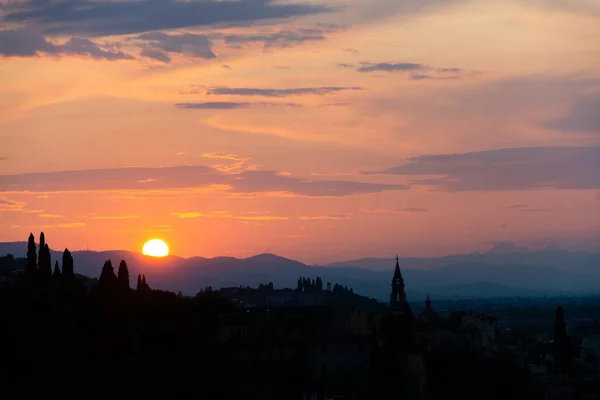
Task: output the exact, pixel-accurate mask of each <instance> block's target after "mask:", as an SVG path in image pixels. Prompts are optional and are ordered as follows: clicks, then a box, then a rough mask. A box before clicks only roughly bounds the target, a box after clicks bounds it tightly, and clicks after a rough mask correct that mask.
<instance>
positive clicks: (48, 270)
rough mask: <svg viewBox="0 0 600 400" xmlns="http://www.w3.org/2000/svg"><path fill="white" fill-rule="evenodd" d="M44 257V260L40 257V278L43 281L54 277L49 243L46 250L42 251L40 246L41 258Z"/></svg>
mask: <svg viewBox="0 0 600 400" xmlns="http://www.w3.org/2000/svg"><path fill="white" fill-rule="evenodd" d="M41 255H43V258H42V257H40V259H39V260H38V269H39V272H40V276H41V277H42V279H43V280H49V279H50V277H51V276H52V258H51V256H50V248H49V247H48V243H45V244H44V250H43V251H42V249H41V245H40V256H41Z"/></svg>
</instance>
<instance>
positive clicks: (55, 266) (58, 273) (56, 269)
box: [52, 260, 61, 280]
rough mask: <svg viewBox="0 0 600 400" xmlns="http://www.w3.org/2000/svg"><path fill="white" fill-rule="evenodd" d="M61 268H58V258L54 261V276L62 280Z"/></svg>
mask: <svg viewBox="0 0 600 400" xmlns="http://www.w3.org/2000/svg"><path fill="white" fill-rule="evenodd" d="M60 275H61V274H60V268H58V260H56V262H55V263H54V273H53V274H52V278H53V279H55V280H60Z"/></svg>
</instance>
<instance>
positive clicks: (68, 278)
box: [62, 249, 75, 284]
mask: <svg viewBox="0 0 600 400" xmlns="http://www.w3.org/2000/svg"><path fill="white" fill-rule="evenodd" d="M62 279H63V281H64V282H65V283H66V284H72V283H73V281H74V280H75V272H74V268H73V256H72V255H71V252H70V251H69V249H65V251H64V252H63V262H62Z"/></svg>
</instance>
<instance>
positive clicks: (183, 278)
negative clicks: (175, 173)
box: [0, 242, 600, 301]
mask: <svg viewBox="0 0 600 400" xmlns="http://www.w3.org/2000/svg"><path fill="white" fill-rule="evenodd" d="M26 247H27V245H26V243H25V242H17V243H0V255H3V254H6V253H11V254H14V255H15V256H18V255H23V254H24V253H25V249H26ZM548 252H550V253H557V254H554V261H553V262H552V263H550V262H549V260H550V259H551V258H552V257H551V255H549V254H545V253H548ZM538 253H540V252H533V251H532V252H527V253H518V254H503V253H502V254H499V253H494V254H473V255H455V256H448V257H441V258H436V259H406V258H405V259H401V264H402V273H403V275H404V280H405V283H406V292H407V296H408V297H409V299H410V300H411V301H420V300H421V299H424V298H425V296H426V293H430V294H431V295H432V296H435V297H437V298H447V297H455V296H469V297H473V296H475V297H478V296H483V297H490V295H491V294H493V295H494V296H500V297H504V296H532V295H552V294H561V293H562V294H586V293H598V292H600V274H597V271H596V270H595V269H594V268H591V266H590V268H583V267H582V265H587V264H586V263H588V262H589V261H590V260H593V259H594V257H597V255H594V254H586V253H573V252H565V251H563V250H552V251H545V252H544V251H543V252H542V253H544V254H542V255H539V254H538ZM51 254H52V259H53V260H56V259H57V260H58V261H59V264H60V263H61V261H62V253H60V252H56V251H52V252H51ZM72 254H73V258H74V260H75V268H76V272H77V273H79V274H82V275H86V276H89V277H92V278H95V277H98V276H99V274H100V271H101V269H102V265H103V263H104V261H105V260H108V259H110V260H112V262H113V265H118V263H119V261H120V260H126V261H127V264H128V265H129V270H130V274H131V277H132V282H134V279H135V276H136V275H137V274H144V275H146V277H147V279H148V281H149V282H151V283H152V286H153V287H154V288H157V289H164V290H171V291H175V292H177V291H182V292H183V293H184V294H187V295H194V294H196V293H197V292H198V291H199V290H200V289H201V288H204V287H206V286H212V287H214V288H218V287H237V286H239V285H244V286H251V287H257V286H258V285H259V284H261V283H262V284H265V283H268V282H273V284H274V286H275V287H276V288H285V287H289V288H293V287H295V285H296V280H297V279H298V277H299V276H306V277H316V276H320V277H321V278H322V279H323V281H324V282H325V283H326V282H331V283H332V284H334V283H339V284H341V285H343V286H348V287H351V288H353V289H354V291H355V292H356V293H360V294H361V295H364V296H368V297H374V298H377V299H380V300H383V301H387V300H388V299H389V290H390V281H391V276H392V273H393V266H394V265H395V260H382V259H372V260H377V261H378V262H379V263H380V265H381V267H380V268H379V270H377V269H367V268H360V267H356V266H355V265H356V263H354V265H353V263H352V262H350V263H349V264H350V265H334V266H331V265H330V266H308V265H305V264H303V263H300V262H298V261H295V260H290V259H287V258H284V257H280V256H277V255H274V254H259V255H256V256H253V257H249V258H244V259H239V258H233V257H216V258H202V257H192V258H182V257H177V256H169V257H165V258H151V257H146V256H143V255H141V254H139V253H134V252H130V251H123V250H114V251H100V252H96V251H74V252H73V253H72ZM507 256H510V257H513V258H510V257H509V260H520V259H519V258H517V257H516V256H520V257H526V256H527V257H530V258H529V259H528V260H529V261H531V263H526V262H507V261H504V262H502V260H506V258H505V257H507ZM561 256H562V257H563V258H561ZM465 257H466V258H465ZM480 257H483V259H484V260H486V261H490V260H491V262H481V261H472V260H473V259H475V260H477V259H479V258H480ZM561 259H567V260H571V261H573V260H576V259H579V260H580V263H579V264H577V265H576V267H577V268H574V270H575V269H578V270H580V271H582V270H589V271H596V273H591V272H575V271H573V270H569V268H567V266H568V265H569V264H564V265H563V264H561V263H560V262H559V261H560V260H561ZM407 260H408V261H407ZM411 260H413V261H414V260H419V262H420V263H421V264H420V265H424V264H425V265H428V266H429V268H427V267H424V268H423V267H415V265H418V263H415V262H411ZM469 260H471V261H469ZM557 260H559V261H557ZM383 261H385V268H383V266H384V262H383ZM537 262H539V263H540V264H541V265H538V264H537ZM341 264H344V263H341ZM548 264H551V265H552V266H547V265H548ZM432 265H435V268H433V267H432ZM556 265H560V268H558V267H556ZM597 265H599V264H597ZM492 297H493V296H492Z"/></svg>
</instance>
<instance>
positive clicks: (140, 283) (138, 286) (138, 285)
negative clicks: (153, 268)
mask: <svg viewBox="0 0 600 400" xmlns="http://www.w3.org/2000/svg"><path fill="white" fill-rule="evenodd" d="M141 289H142V275H140V274H138V278H137V284H136V285H135V290H138V291H139V290H141Z"/></svg>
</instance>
